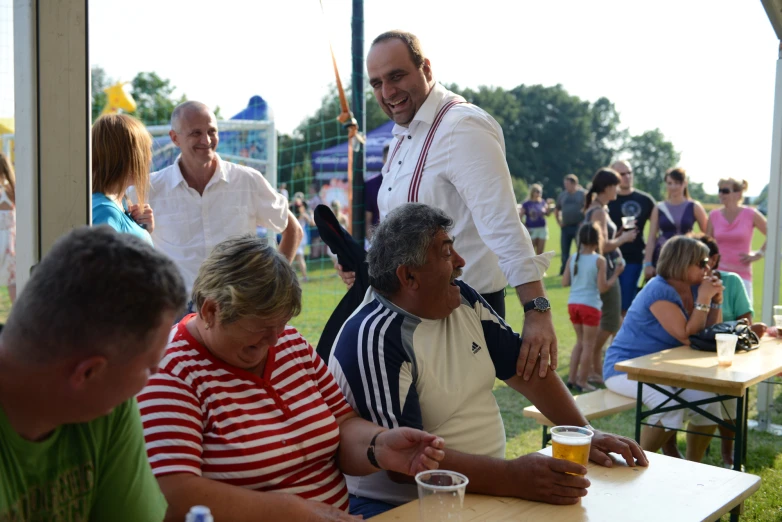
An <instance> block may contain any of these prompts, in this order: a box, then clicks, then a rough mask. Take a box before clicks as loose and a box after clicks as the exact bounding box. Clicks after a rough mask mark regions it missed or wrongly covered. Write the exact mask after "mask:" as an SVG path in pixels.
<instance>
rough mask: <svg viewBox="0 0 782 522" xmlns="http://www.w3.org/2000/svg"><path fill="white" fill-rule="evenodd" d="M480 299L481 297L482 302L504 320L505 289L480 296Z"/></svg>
mask: <svg viewBox="0 0 782 522" xmlns="http://www.w3.org/2000/svg"><path fill="white" fill-rule="evenodd" d="M481 297H483V300H484V301H486V302H487V303H489V306H491V307H492V309H493V310H494V311H495V312H496V313H497V315H499V316H500V317H502V318H503V319H505V289H504V288H503V289H502V290H497V291H496V292H492V293H490V294H481Z"/></svg>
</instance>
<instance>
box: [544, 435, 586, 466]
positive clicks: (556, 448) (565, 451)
mask: <svg viewBox="0 0 782 522" xmlns="http://www.w3.org/2000/svg"><path fill="white" fill-rule="evenodd" d="M594 434H595V433H594V432H593V431H592V430H590V429H589V428H582V427H581V426H554V427H553V428H551V448H552V452H551V455H552V456H553V457H554V458H555V459H562V460H569V461H570V462H574V463H576V464H581V465H582V466H584V467H586V465H587V463H588V462H589V446H590V444H591V443H592V436H593V435H594Z"/></svg>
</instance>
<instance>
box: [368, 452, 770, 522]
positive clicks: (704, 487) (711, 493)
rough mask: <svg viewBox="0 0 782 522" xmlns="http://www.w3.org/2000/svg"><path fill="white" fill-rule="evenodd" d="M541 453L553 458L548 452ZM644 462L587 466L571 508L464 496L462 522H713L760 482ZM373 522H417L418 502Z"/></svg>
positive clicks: (692, 465)
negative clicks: (584, 489) (581, 493)
mask: <svg viewBox="0 0 782 522" xmlns="http://www.w3.org/2000/svg"><path fill="white" fill-rule="evenodd" d="M540 452H541V453H544V454H546V455H551V448H550V447H549V448H546V449H542V450H540ZM646 456H647V457H648V458H649V467H648V468H642V467H635V468H631V467H628V466H627V464H625V462H624V460H621V459H617V458H616V457H615V458H614V466H613V467H611V468H604V467H602V466H599V465H597V464H594V463H592V462H590V463H589V464H588V465H587V478H588V479H589V480H590V481H591V483H592V485H591V486H590V487H589V490H588V491H589V493H588V494H587V496H586V497H584V498H582V499H581V501H580V502H579V503H578V504H575V505H572V506H554V505H550V504H543V503H540V502H532V501H528V500H521V499H517V498H507V497H492V496H488V495H474V494H470V493H468V494H467V495H465V498H464V510H463V512H462V518H461V520H462V522H478V521H481V522H500V521H511V520H546V521H547V522H587V521H595V520H621V521H623V522H646V521H652V520H655V521H656V520H664V521H665V522H678V521H687V522H693V521H699V520H700V521H713V520H715V519H717V518H718V517H720V516H722V515H724V514H725V513H727V512H729V511H731V510H732V509H739V508H740V506H741V505H742V503H743V501H744V500H745V499H746V498H748V497H749V496H750V495H752V494H753V493H754V492H755V491H757V490H758V488H759V487H760V477H758V476H756V475H751V474H749V473H739V472H736V471H733V470H728V469H723V468H718V467H715V466H708V465H705V464H699V463H697V462H690V461H687V460H682V459H675V458H671V457H666V456H664V455H658V454H656V453H649V452H647V453H646ZM468 478H469V477H468ZM372 520H373V522H374V521H377V522H394V521H395V522H417V521H419V512H418V501H417V500H416V501H413V502H410V503H408V504H405V505H403V506H399V507H398V508H396V509H393V510H391V511H388V512H387V513H384V514H382V515H379V516H377V517H374V518H373V519H372Z"/></svg>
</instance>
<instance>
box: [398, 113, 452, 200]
mask: <svg viewBox="0 0 782 522" xmlns="http://www.w3.org/2000/svg"><path fill="white" fill-rule="evenodd" d="M460 103H467V102H466V101H464V100H463V99H456V100H451V101H449V102H448V103H446V104H445V105H443V106H442V107H441V108H440V111H439V112H438V113H437V115H436V116H435V117H434V122H433V123H432V126H431V127H430V128H429V132H428V133H427V134H426V139H425V140H424V147H423V149H421V155H420V156H419V157H418V162H417V163H416V165H415V171H414V172H413V178H412V179H411V180H410V188H408V190H407V201H408V202H417V201H418V189H419V188H420V187H421V178H422V177H423V175H424V165H426V157H427V156H428V155H429V148H430V147H431V146H432V141H433V140H434V135H435V133H436V132H437V127H439V126H440V123H441V122H442V121H443V117H444V116H445V113H446V112H448V111H449V110H450V109H451V107H453V106H454V105H458V104H460ZM400 145H402V140H401V139H398V140H397V141H396V146H395V147H394V152H392V153H391V156H390V157H389V158H388V161H387V162H386V165H388V170H390V168H391V161H392V160H393V159H394V156H396V153H397V151H398V150H399V146H400ZM388 170H386V172H385V173H386V174H387V173H388Z"/></svg>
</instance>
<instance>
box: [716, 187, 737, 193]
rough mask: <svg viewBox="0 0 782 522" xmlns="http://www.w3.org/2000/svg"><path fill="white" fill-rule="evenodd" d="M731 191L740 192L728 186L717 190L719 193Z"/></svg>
mask: <svg viewBox="0 0 782 522" xmlns="http://www.w3.org/2000/svg"><path fill="white" fill-rule="evenodd" d="M731 192H740V191H738V190H733V189H729V188H728V187H723V188H721V189H720V190H719V193H720V194H730V193H731Z"/></svg>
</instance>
